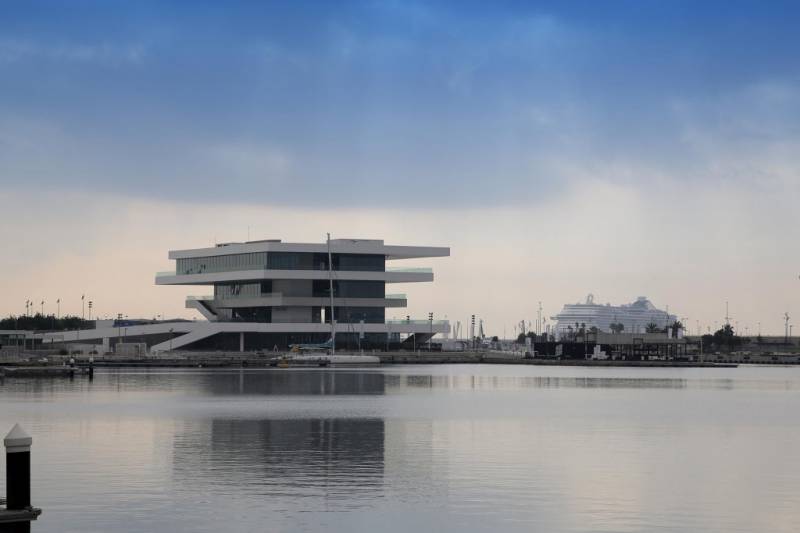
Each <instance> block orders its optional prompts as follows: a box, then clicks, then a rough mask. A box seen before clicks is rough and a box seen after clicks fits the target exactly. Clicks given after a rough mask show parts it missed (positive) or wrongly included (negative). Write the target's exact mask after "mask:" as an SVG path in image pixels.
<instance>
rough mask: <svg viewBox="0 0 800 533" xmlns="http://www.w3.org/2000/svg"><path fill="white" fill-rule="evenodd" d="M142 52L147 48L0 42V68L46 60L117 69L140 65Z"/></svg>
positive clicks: (27, 41) (109, 44) (18, 41)
mask: <svg viewBox="0 0 800 533" xmlns="http://www.w3.org/2000/svg"><path fill="white" fill-rule="evenodd" d="M146 52H147V49H146V47H145V46H144V45H142V44H128V45H123V44H112V43H108V42H103V43H95V44H79V43H56V44H51V43H41V42H34V41H30V40H0V65H2V64H4V63H5V64H10V63H18V62H28V61H41V60H47V61H55V62H67V63H91V64H98V65H104V66H120V65H127V64H139V63H141V62H142V61H143V60H144V59H145V57H146Z"/></svg>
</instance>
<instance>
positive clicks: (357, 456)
mask: <svg viewBox="0 0 800 533" xmlns="http://www.w3.org/2000/svg"><path fill="white" fill-rule="evenodd" d="M16 421H19V422H21V423H22V424H23V426H24V427H25V428H26V429H27V430H28V431H29V433H31V434H32V435H33V437H34V447H33V458H32V461H33V484H34V490H33V497H34V503H35V504H36V505H38V506H40V507H42V508H43V509H44V514H43V516H42V517H41V519H40V520H39V521H38V522H37V523H35V527H34V531H38V532H45V531H47V532H68V531H74V532H94V531H98V532H106V531H123V532H132V531H197V532H212V531H213V532H217V531H225V532H226V533H232V532H237V531H248V532H249V531H323V530H324V531H338V532H345V531H355V530H372V531H403V532H405V531H416V532H422V531H434V530H438V531H453V532H455V531H458V532H464V531H487V530H494V531H526V532H527V531H542V532H554V531H608V532H612V531H613V532H625V531H648V532H650V531H656V530H657V531H667V532H669V531H681V532H684V531H719V532H723V531H724V532H731V531H746V532H755V531H771V532H781V531H785V532H796V531H800V428H798V422H800V368H785V367H742V368H738V369H625V368H608V369H601V368H567V367H516V366H496V365H495V366H460V365H454V366H436V367H429V366H408V367H393V368H388V369H365V370H349V369H348V370H299V369H297V370H295V369H293V370H271V371H263V370H246V371H238V370H235V371H208V370H197V371H185V370H181V371H128V370H121V371H103V372H98V374H97V375H96V377H95V379H94V381H93V382H91V383H90V382H89V381H88V380H85V379H76V380H75V381H73V382H70V381H68V380H23V379H7V380H5V381H4V382H2V381H0V433H2V434H3V435H4V434H5V433H6V432H7V431H8V430H9V429H10V428H11V426H12V425H13V423H14V422H16ZM0 436H2V435H0ZM0 461H4V458H3V459H2V460H0ZM0 466H2V468H3V469H4V466H5V465H4V464H2V463H0ZM4 482H5V480H4V476H3V477H2V479H1V480H0V483H4ZM1 488H2V494H5V487H4V486H2V487H1Z"/></svg>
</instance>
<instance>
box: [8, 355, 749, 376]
mask: <svg viewBox="0 0 800 533" xmlns="http://www.w3.org/2000/svg"><path fill="white" fill-rule="evenodd" d="M348 355H369V356H374V357H377V358H378V359H379V360H380V364H381V365H398V364H399V365H402V364H406V365H409V364H413V365H419V364H500V365H534V366H598V367H681V368H688V367H717V368H719V367H723V368H727V367H736V366H737V363H739V362H740V361H713V360H712V361H708V360H706V361H672V360H650V361H624V360H610V359H605V360H595V359H556V358H533V359H525V358H524V357H523V356H522V355H521V354H518V353H503V352H375V353H371V352H364V353H363V354H357V353H346V352H337V356H348ZM309 357H310V356H298V355H297V354H292V353H275V352H269V353H265V354H259V353H253V352H244V353H242V352H181V353H172V354H160V355H158V356H151V357H136V358H125V357H102V356H100V357H98V356H95V357H94V362H93V365H94V367H95V368H101V367H112V368H113V367H129V368H130V367H140V368H197V367H203V368H232V367H233V368H237V367H251V368H266V367H275V366H285V365H280V363H281V362H282V361H286V360H288V361H289V362H290V363H291V362H292V361H293V359H294V360H295V361H294V363H296V364H290V365H289V366H325V365H310V364H308V361H305V359H308V358H309ZM49 364H50V365H52V366H47V365H42V364H40V365H37V366H30V363H27V362H25V361H19V362H17V363H11V362H8V363H4V366H3V367H2V369H3V370H5V372H6V376H7V377H11V376H20V377H22V376H39V377H48V376H52V377H55V376H59V375H64V376H68V375H69V374H68V372H69V370H70V368H69V367H68V366H64V365H63V363H62V362H59V361H58V360H56V358H51V360H50V362H49ZM75 364H76V367H77V368H76V370H78V371H86V370H88V366H89V361H88V358H84V357H78V358H76V361H75ZM26 365H27V366H26ZM332 366H336V365H332Z"/></svg>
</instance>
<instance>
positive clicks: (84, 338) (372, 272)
mask: <svg viewBox="0 0 800 533" xmlns="http://www.w3.org/2000/svg"><path fill="white" fill-rule="evenodd" d="M449 255H450V249H449V248H444V247H425V246H392V245H386V244H384V242H383V241H382V240H368V239H334V240H331V241H330V243H328V242H323V243H286V242H281V241H280V240H262V241H248V242H241V243H224V244H218V245H216V246H214V247H211V248H199V249H191V250H173V251H170V252H169V258H170V259H171V260H174V261H175V269H174V270H172V271H169V272H160V273H158V274H157V275H156V278H155V282H156V284H157V285H187V286H188V285H191V286H197V287H198V288H206V289H207V290H208V294H207V295H205V296H190V297H188V298H187V299H186V307H187V308H190V309H194V310H196V311H197V312H198V313H199V315H200V317H201V318H202V320H195V321H171V322H159V323H155V324H128V323H124V325H123V324H121V323H115V324H108V325H105V327H100V326H98V327H97V329H95V330H82V331H79V332H58V333H57V336H58V340H55V338H53V339H48V337H47V335H48V334H43V343H44V344H47V343H48V341H49V342H53V341H55V342H65V343H69V342H82V343H86V342H91V341H94V340H98V339H99V340H100V341H101V342H102V344H103V346H104V348H106V349H109V346H110V348H113V345H114V344H116V343H117V342H147V344H148V346H150V350H151V351H171V350H179V349H180V350H203V351H216V350H223V351H245V350H247V351H250V350H273V349H278V350H285V349H287V348H288V347H289V346H290V345H292V344H306V343H309V344H311V343H324V342H326V341H328V339H330V338H331V335H332V330H333V331H335V340H336V346H337V348H354V347H356V346H360V347H361V348H363V349H384V348H386V347H387V346H389V345H390V344H392V345H394V346H395V347H397V346H398V343H407V344H409V345H414V344H416V345H421V344H422V343H424V342H426V341H427V340H428V339H429V338H431V337H432V336H433V335H436V334H437V333H444V334H446V333H449V331H450V325H449V323H448V322H447V321H444V320H432V319H428V320H425V319H422V320H412V319H411V318H410V317H409V318H407V319H405V320H387V319H386V308H404V307H406V305H407V300H406V297H405V295H404V294H397V293H393V292H389V291H388V290H387V287H391V286H394V285H396V284H403V283H418V282H430V281H433V271H432V270H431V269H430V268H403V267H394V266H391V267H388V266H387V263H389V262H395V261H399V260H403V259H417V258H430V257H447V256H449ZM329 257H330V262H329ZM329 263H330V264H329ZM331 287H332V289H333V295H331ZM331 296H333V297H332V298H331ZM331 306H332V308H331ZM331 318H333V323H334V325H333V327H331ZM123 329H124V332H123Z"/></svg>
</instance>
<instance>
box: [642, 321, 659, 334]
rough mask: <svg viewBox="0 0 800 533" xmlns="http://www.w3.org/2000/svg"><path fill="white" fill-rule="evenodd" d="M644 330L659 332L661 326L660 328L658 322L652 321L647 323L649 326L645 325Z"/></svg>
mask: <svg viewBox="0 0 800 533" xmlns="http://www.w3.org/2000/svg"><path fill="white" fill-rule="evenodd" d="M644 330H645V332H647V333H659V332H660V331H661V328H659V327H658V324H656V323H655V322H650V323H649V324H647V326H645V328H644Z"/></svg>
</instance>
